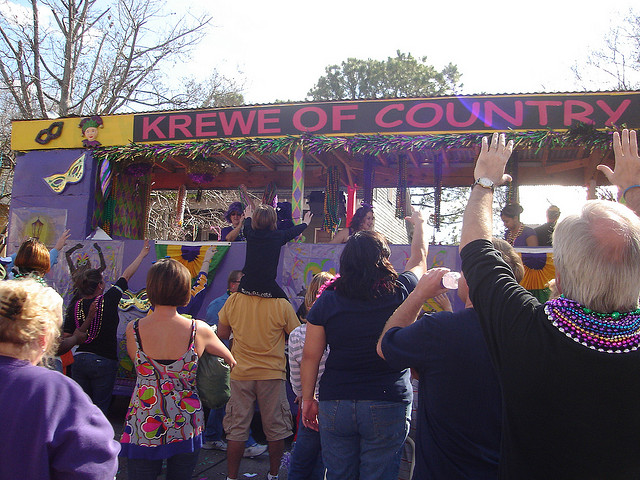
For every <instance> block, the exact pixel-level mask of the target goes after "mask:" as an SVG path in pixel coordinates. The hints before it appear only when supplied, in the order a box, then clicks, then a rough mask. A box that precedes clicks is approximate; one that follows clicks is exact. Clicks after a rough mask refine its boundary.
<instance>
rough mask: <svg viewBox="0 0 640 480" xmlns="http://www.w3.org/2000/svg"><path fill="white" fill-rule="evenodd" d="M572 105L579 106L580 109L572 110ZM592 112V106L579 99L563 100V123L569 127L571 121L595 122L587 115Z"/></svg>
mask: <svg viewBox="0 0 640 480" xmlns="http://www.w3.org/2000/svg"><path fill="white" fill-rule="evenodd" d="M574 107H579V108H581V109H582V110H581V111H574V110H573V108H574ZM592 113H593V107H592V106H591V105H589V104H588V103H587V102H583V101H581V100H567V101H565V102H564V124H565V126H567V127H570V126H571V124H572V123H573V121H574V120H575V121H576V122H582V123H586V124H589V125H590V124H593V123H595V122H594V121H593V120H592V119H591V118H589V115H591V114H592Z"/></svg>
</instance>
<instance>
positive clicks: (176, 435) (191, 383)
mask: <svg viewBox="0 0 640 480" xmlns="http://www.w3.org/2000/svg"><path fill="white" fill-rule="evenodd" d="M133 329H134V331H135V334H136V348H137V353H136V358H135V369H136V374H137V380H136V387H135V390H134V391H133V394H132V396H131V402H130V403H129V410H128V412H127V416H126V418H125V426H124V431H123V433H122V438H121V439H120V443H121V447H122V449H121V451H120V456H124V457H128V458H144V459H150V460H155V459H161V458H169V457H171V456H173V455H176V454H178V453H188V452H193V451H196V450H197V449H199V448H200V447H201V446H202V431H203V425H204V415H203V412H202V405H201V403H200V399H199V398H198V391H197V389H196V373H197V371H198V354H197V353H196V351H195V334H196V325H195V321H194V322H192V324H191V339H190V341H189V348H188V349H187V351H186V353H185V354H184V355H183V356H182V357H181V358H179V359H177V360H175V361H173V362H171V363H167V362H159V361H157V360H154V359H152V358H149V357H147V355H146V354H145V353H144V351H143V350H142V346H141V341H140V334H139V331H138V320H136V321H135V323H134V326H133ZM165 363H166V364H165Z"/></svg>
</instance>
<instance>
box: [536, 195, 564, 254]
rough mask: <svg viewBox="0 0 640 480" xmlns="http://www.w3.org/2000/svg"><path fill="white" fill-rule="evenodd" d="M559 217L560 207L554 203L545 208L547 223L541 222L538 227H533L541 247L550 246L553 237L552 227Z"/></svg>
mask: <svg viewBox="0 0 640 480" xmlns="http://www.w3.org/2000/svg"><path fill="white" fill-rule="evenodd" d="M558 218H560V209H559V208H558V207H556V206H555V205H551V206H550V207H549V208H547V223H543V224H542V225H540V226H539V227H536V228H534V230H535V231H536V235H537V237H538V245H540V246H541V247H550V246H551V239H552V238H553V229H554V228H556V223H557V222H558Z"/></svg>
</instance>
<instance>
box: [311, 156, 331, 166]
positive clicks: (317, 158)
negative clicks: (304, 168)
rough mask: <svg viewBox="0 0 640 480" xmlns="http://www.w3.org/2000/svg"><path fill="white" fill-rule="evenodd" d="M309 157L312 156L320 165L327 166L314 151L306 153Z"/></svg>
mask: <svg viewBox="0 0 640 480" xmlns="http://www.w3.org/2000/svg"><path fill="white" fill-rule="evenodd" d="M308 155H309V156H310V157H311V158H313V159H314V160H315V161H316V162H318V163H319V164H320V165H322V166H323V167H324V168H328V167H327V163H326V162H325V161H323V160H321V159H320V157H318V156H317V155H316V154H315V153H310V154H308Z"/></svg>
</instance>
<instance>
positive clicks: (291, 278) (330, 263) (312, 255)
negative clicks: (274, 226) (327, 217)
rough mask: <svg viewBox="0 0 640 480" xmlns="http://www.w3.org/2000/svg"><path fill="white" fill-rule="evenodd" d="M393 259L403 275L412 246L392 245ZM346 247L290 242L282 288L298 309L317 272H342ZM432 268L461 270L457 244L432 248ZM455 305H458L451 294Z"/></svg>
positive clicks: (430, 266)
mask: <svg viewBox="0 0 640 480" xmlns="http://www.w3.org/2000/svg"><path fill="white" fill-rule="evenodd" d="M390 247H391V257H390V258H389V260H390V261H391V264H392V265H393V268H395V269H396V271H397V272H403V271H404V267H405V265H406V264H407V260H409V256H410V255H411V246H410V245H391V246H390ZM343 249H344V244H337V245H334V244H328V243H318V244H308V243H303V244H300V243H288V244H287V245H285V246H284V248H283V249H282V250H283V255H282V259H281V262H282V276H281V278H280V286H281V287H282V288H283V290H284V291H285V293H286V294H287V295H288V296H289V299H290V300H291V303H292V304H293V305H294V307H295V308H298V307H299V306H300V304H301V303H302V302H303V301H304V295H305V293H306V287H307V285H309V283H311V279H312V278H313V276H314V275H315V274H316V273H319V272H322V271H324V272H330V273H332V274H334V275H335V274H336V273H338V272H339V271H340V254H341V253H342V250H343ZM427 266H428V268H434V267H447V268H450V269H451V270H455V271H460V257H459V255H458V247H457V246H455V245H431V246H429V253H428V255H427ZM451 297H452V298H451V299H450V300H451V302H452V303H454V302H456V300H455V298H454V297H455V295H451Z"/></svg>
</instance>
